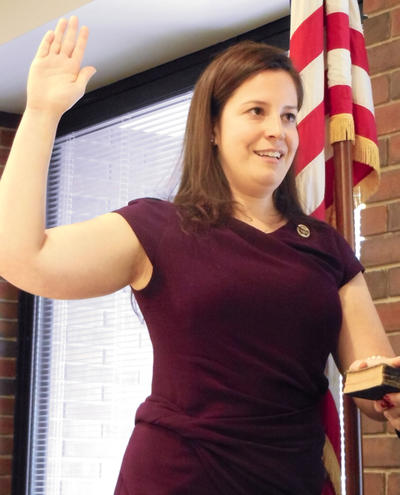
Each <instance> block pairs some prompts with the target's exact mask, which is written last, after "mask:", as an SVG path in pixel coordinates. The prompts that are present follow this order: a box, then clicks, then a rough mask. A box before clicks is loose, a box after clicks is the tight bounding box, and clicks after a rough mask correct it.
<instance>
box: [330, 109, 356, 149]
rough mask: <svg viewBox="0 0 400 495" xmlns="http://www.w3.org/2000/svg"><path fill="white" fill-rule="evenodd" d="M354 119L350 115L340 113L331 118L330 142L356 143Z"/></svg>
mask: <svg viewBox="0 0 400 495" xmlns="http://www.w3.org/2000/svg"><path fill="white" fill-rule="evenodd" d="M354 139H355V131H354V119H353V116H352V115H351V114H350V113H338V114H337V115H333V116H332V117H330V118H329V142H330V143H331V144H333V143H337V142H338V141H352V142H353V143H354Z"/></svg>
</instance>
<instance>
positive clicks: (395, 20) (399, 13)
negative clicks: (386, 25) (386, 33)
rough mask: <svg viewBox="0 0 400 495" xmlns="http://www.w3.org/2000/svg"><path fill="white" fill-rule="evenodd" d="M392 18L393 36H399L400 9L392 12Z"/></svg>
mask: <svg viewBox="0 0 400 495" xmlns="http://www.w3.org/2000/svg"><path fill="white" fill-rule="evenodd" d="M390 17H391V24H392V28H391V35H392V36H399V35H400V9H394V10H392V11H391V12H390Z"/></svg>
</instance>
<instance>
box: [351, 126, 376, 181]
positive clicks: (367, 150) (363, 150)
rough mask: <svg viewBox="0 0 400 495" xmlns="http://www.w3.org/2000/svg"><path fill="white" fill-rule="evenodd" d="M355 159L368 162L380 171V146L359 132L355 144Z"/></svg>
mask: <svg viewBox="0 0 400 495" xmlns="http://www.w3.org/2000/svg"><path fill="white" fill-rule="evenodd" d="M354 160H356V161H357V162H361V163H366V164H367V165H369V166H371V167H373V168H374V169H375V170H377V171H378V172H379V149H378V146H377V145H376V144H375V143H374V142H373V141H371V140H370V139H368V138H366V137H363V136H359V135H358V134H357V136H356V142H355V146H354Z"/></svg>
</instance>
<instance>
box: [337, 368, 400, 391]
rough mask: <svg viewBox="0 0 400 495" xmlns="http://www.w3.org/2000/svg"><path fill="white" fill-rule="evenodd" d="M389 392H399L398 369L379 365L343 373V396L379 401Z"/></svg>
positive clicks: (399, 375) (399, 377) (399, 373)
mask: <svg viewBox="0 0 400 495" xmlns="http://www.w3.org/2000/svg"><path fill="white" fill-rule="evenodd" d="M391 392H400V368H395V367H393V366H389V365H388V364H384V363H381V364H377V365H375V366H371V367H369V368H363V369H361V370H357V371H347V372H346V373H345V385H344V389H343V393H344V394H348V395H350V396H352V397H361V398H362V399H370V400H379V399H382V398H383V396H384V395H385V394H388V393H391Z"/></svg>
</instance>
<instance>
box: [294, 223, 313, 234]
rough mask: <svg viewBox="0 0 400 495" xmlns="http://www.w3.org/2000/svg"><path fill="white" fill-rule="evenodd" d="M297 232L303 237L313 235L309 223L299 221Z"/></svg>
mask: <svg viewBox="0 0 400 495" xmlns="http://www.w3.org/2000/svg"><path fill="white" fill-rule="evenodd" d="M297 233H298V234H299V235H300V236H301V237H310V235H311V232H310V229H309V228H308V227H307V225H304V224H302V223H299V225H298V226H297Z"/></svg>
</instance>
